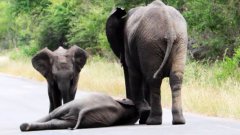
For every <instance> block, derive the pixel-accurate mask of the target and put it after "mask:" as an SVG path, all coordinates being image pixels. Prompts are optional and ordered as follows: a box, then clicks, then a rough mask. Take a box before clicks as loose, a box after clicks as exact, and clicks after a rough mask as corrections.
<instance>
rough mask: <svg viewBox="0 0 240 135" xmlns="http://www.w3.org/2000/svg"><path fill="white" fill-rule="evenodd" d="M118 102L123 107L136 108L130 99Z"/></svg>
mask: <svg viewBox="0 0 240 135" xmlns="http://www.w3.org/2000/svg"><path fill="white" fill-rule="evenodd" d="M116 101H117V102H118V103H119V104H121V105H122V106H135V104H134V103H133V101H132V100H130V99H121V100H119V99H117V100H116Z"/></svg>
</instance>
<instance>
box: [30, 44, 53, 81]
mask: <svg viewBox="0 0 240 135" xmlns="http://www.w3.org/2000/svg"><path fill="white" fill-rule="evenodd" d="M32 65H33V67H34V68H35V69H36V70H37V71H38V72H40V73H41V74H42V75H43V76H44V77H45V78H47V76H48V75H49V74H50V73H51V68H52V51H50V50H49V49H47V48H44V49H42V50H41V51H40V52H38V53H37V54H36V55H35V56H33V58H32Z"/></svg>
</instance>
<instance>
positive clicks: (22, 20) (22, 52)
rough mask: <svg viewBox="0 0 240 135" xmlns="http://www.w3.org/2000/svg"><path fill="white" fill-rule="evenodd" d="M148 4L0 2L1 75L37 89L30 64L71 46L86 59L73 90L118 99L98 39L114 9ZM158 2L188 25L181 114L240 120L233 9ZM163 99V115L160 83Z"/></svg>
mask: <svg viewBox="0 0 240 135" xmlns="http://www.w3.org/2000/svg"><path fill="white" fill-rule="evenodd" d="M151 1H152V0H135V1H127V0H104V1H103V0H1V1H0V52H1V53H2V55H1V56H0V72H5V73H9V74H14V75H20V76H24V77H28V78H31V79H36V80H41V81H43V80H44V78H42V77H41V76H40V75H39V74H38V73H37V72H36V71H35V70H34V69H33V68H32V66H31V63H30V58H31V56H32V55H34V54H35V53H36V52H37V51H38V50H40V49H42V48H44V47H48V48H49V49H52V50H53V49H56V48H57V47H58V46H64V47H69V46H71V45H74V44H76V45H78V46H80V47H81V48H84V49H86V50H87V51H88V52H89V53H90V54H91V56H93V57H90V60H89V61H88V63H87V65H86V67H85V68H84V70H83V71H82V73H81V79H80V82H79V88H81V89H85V90H96V91H101V92H105V93H109V94H112V95H115V96H122V95H124V93H125V92H124V81H123V73H122V69H121V66H120V64H119V63H118V62H116V60H115V59H114V58H115V57H114V56H113V54H112V52H111V50H110V48H109V45H108V42H107V39H106V36H105V23H106V19H107V17H108V15H109V14H110V12H111V11H112V9H113V8H114V7H115V6H120V7H125V8H126V9H127V10H128V9H130V8H132V7H135V6H138V5H145V4H147V3H150V2H151ZM163 2H165V3H166V4H168V5H171V6H174V7H175V8H176V9H178V10H179V11H180V12H181V13H182V14H183V16H184V17H185V19H186V20H187V23H188V32H189V41H190V44H189V54H190V55H189V59H188V62H187V66H186V72H185V78H184V85H183V103H184V106H185V107H184V108H185V109H186V110H187V111H191V112H198V113H204V114H208V115H215V116H225V117H234V118H240V105H239V104H238V100H239V98H240V97H239V95H240V91H239V88H240V67H239V66H240V1H239V0H225V1H224V0H163ZM3 55H5V56H3ZM6 55H7V56H6ZM8 58H10V59H8ZM109 60H111V61H109ZM16 67H17V68H16ZM96 76H97V77H96ZM93 78H94V79H93ZM165 89H166V90H165ZM162 92H163V94H162V95H163V98H162V100H163V104H164V106H167V107H170V103H171V101H170V99H171V95H170V93H169V92H170V90H169V86H168V81H166V80H165V81H164V83H163V87H162ZM196 99H197V100H196Z"/></svg>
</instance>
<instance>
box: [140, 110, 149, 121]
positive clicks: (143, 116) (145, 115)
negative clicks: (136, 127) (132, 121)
mask: <svg viewBox="0 0 240 135" xmlns="http://www.w3.org/2000/svg"><path fill="white" fill-rule="evenodd" d="M149 114H150V110H145V111H143V112H141V114H140V120H139V124H146V121H147V119H148V116H149Z"/></svg>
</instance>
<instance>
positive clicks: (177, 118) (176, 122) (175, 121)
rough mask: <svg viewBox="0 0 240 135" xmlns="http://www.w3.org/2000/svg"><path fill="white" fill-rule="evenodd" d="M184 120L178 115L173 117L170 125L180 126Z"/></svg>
mask: <svg viewBox="0 0 240 135" xmlns="http://www.w3.org/2000/svg"><path fill="white" fill-rule="evenodd" d="M185 123H186V121H185V118H184V117H183V115H178V116H173V121H172V124H173V125H180V124H185Z"/></svg>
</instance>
